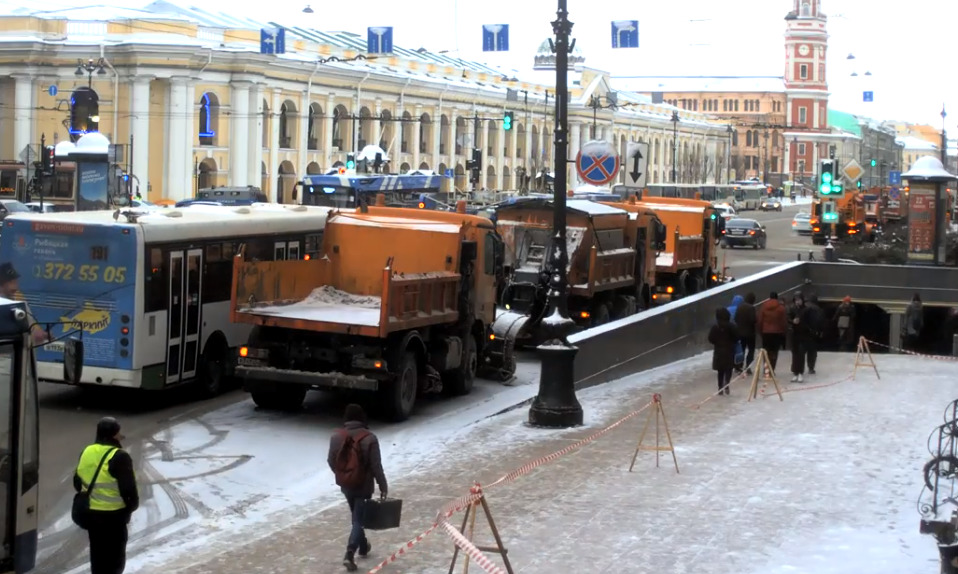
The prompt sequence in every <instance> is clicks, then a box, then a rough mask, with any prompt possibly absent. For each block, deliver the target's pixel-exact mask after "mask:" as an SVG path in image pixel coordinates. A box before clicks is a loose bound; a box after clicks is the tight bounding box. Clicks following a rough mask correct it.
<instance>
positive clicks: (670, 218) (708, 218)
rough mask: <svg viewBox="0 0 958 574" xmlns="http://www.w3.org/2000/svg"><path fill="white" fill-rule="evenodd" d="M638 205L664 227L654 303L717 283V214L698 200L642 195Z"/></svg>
mask: <svg viewBox="0 0 958 574" xmlns="http://www.w3.org/2000/svg"><path fill="white" fill-rule="evenodd" d="M636 203H637V205H640V206H643V207H646V208H648V209H651V210H652V211H654V212H655V214H656V216H658V218H659V220H661V221H662V223H664V224H665V227H666V230H667V232H666V234H665V247H664V249H662V250H661V251H660V252H659V253H658V256H657V257H656V260H655V266H656V276H655V293H654V294H653V299H654V301H655V302H656V303H667V302H669V301H671V300H673V299H677V298H680V297H685V296H688V295H692V294H695V293H699V292H701V291H704V290H705V289H708V288H709V287H712V286H714V285H715V284H716V283H718V282H720V277H719V275H720V272H719V269H718V259H717V257H716V254H715V244H716V240H717V239H718V225H719V222H718V213H717V212H716V210H715V208H714V207H713V206H712V204H711V203H709V202H707V201H702V200H699V199H683V198H672V197H651V196H648V195H646V196H644V197H643V198H642V201H639V202H636Z"/></svg>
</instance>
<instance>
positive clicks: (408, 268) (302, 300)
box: [231, 214, 461, 337]
mask: <svg viewBox="0 0 958 574" xmlns="http://www.w3.org/2000/svg"><path fill="white" fill-rule="evenodd" d="M460 243H461V228H460V226H458V225H453V224H448V223H441V222H438V223H434V222H424V221H422V220H414V219H409V220H405V219H400V218H395V217H376V216H371V215H367V214H362V215H359V214H355V215H354V214H338V215H336V216H334V217H331V218H330V220H329V221H328V222H327V225H326V231H325V235H324V237H323V249H322V252H323V256H322V257H319V258H316V259H312V260H287V261H240V260H238V261H237V262H236V263H235V264H234V267H233V297H232V306H231V315H232V320H233V322H236V323H247V324H253V325H260V326H271V327H283V328H289V329H298V330H307V331H314V332H327V333H338V334H351V335H363V336H370V337H385V336H387V335H388V334H389V333H392V332H396V331H402V330H406V329H413V328H419V327H424V326H428V325H435V324H440V323H446V322H454V321H456V320H457V319H458V316H459V311H458V294H459V282H460V275H459V273H458V272H456V270H458V268H459V252H460Z"/></svg>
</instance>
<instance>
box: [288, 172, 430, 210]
mask: <svg viewBox="0 0 958 574" xmlns="http://www.w3.org/2000/svg"><path fill="white" fill-rule="evenodd" d="M439 181H440V180H439V176H436V175H408V174H404V175H378V174H376V175H363V176H356V177H350V176H347V175H308V176H306V177H305V178H303V182H302V186H303V195H302V198H301V200H300V203H302V204H303V205H319V206H323V207H338V208H353V207H357V206H358V205H359V204H358V201H357V198H359V197H365V198H366V201H367V202H368V203H373V202H374V201H375V195H376V194H378V193H382V194H384V195H385V196H386V205H393V206H406V207H414V206H415V205H416V204H417V203H418V202H419V197H420V196H421V195H423V194H435V193H438V192H439Z"/></svg>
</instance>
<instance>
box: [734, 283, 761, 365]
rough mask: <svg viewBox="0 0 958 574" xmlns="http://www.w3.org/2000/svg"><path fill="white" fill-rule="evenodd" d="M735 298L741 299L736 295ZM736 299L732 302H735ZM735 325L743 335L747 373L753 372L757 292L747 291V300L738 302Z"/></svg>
mask: <svg viewBox="0 0 958 574" xmlns="http://www.w3.org/2000/svg"><path fill="white" fill-rule="evenodd" d="M735 299H741V298H740V297H736V298H735ZM735 299H733V300H732V304H733V305H734V304H735ZM734 320H735V327H736V328H737V329H738V333H739V335H741V336H742V350H743V351H744V353H745V365H746V366H747V368H748V370H747V371H746V373H748V374H749V375H751V374H752V362H753V361H754V360H755V323H756V321H757V318H756V316H755V293H746V294H745V300H744V301H741V302H740V303H739V304H738V309H736V310H735V316H734Z"/></svg>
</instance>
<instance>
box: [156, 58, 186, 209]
mask: <svg viewBox="0 0 958 574" xmlns="http://www.w3.org/2000/svg"><path fill="white" fill-rule="evenodd" d="M187 82H188V78H184V77H172V78H170V99H169V103H168V104H167V108H168V111H169V115H168V116H167V138H168V139H167V153H168V160H167V163H166V177H165V178H164V180H165V181H164V182H163V183H164V187H165V189H164V191H163V196H164V197H167V198H169V199H173V200H180V199H186V198H188V197H193V185H192V184H193V182H192V177H191V174H192V169H193V166H192V165H190V158H189V151H188V148H187V146H186V145H184V144H185V143H186V141H187V139H186V138H187V137H188V135H187V134H189V133H190V131H192V130H189V129H187V125H188V124H187V122H188V121H189V120H190V119H192V117H191V114H190V106H189V105H188V104H189V101H188V100H187V96H186V93H187V88H186V85H187Z"/></svg>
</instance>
